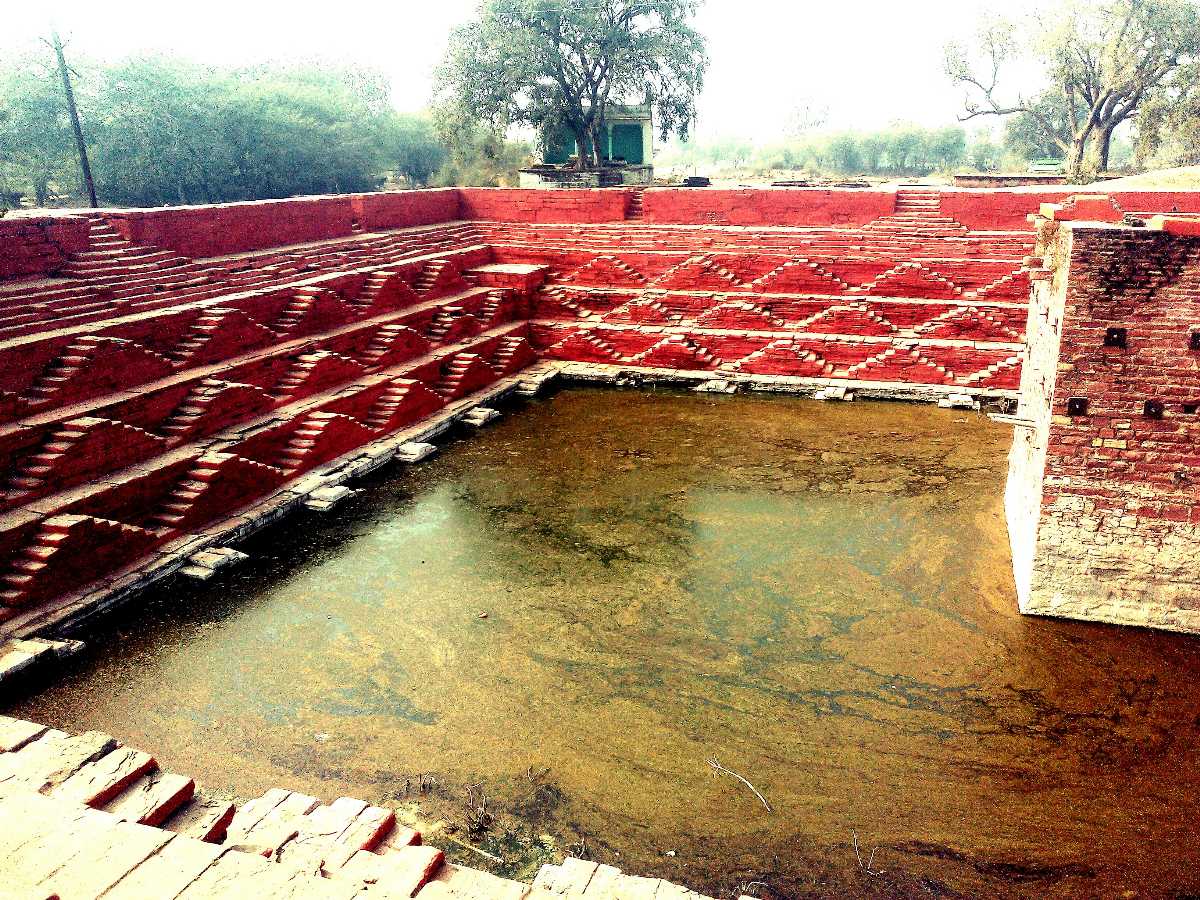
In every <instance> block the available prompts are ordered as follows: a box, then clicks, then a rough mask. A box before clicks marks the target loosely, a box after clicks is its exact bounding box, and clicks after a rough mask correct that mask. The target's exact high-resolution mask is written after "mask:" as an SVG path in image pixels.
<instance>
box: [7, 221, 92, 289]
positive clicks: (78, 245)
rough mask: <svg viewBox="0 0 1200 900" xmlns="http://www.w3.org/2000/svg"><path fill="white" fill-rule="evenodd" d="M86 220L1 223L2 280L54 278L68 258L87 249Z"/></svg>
mask: <svg viewBox="0 0 1200 900" xmlns="http://www.w3.org/2000/svg"><path fill="white" fill-rule="evenodd" d="M87 242H88V220H87V219H86V218H84V217H83V216H45V217H40V218H33V217H28V218H27V217H24V216H18V217H15V218H12V219H0V279H3V278H36V277H39V276H46V275H53V274H54V273H55V272H57V271H58V270H59V269H61V268H62V266H63V263H64V262H65V261H66V255H67V254H69V253H77V252H79V251H81V250H86V249H87Z"/></svg>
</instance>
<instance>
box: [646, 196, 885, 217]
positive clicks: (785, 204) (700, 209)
mask: <svg viewBox="0 0 1200 900" xmlns="http://www.w3.org/2000/svg"><path fill="white" fill-rule="evenodd" d="M642 202H643V204H644V209H645V213H644V215H645V220H646V221H647V222H659V223H670V224H678V225H809V226H828V225H865V224H866V223H868V222H870V221H873V220H874V219H878V218H879V217H880V216H886V215H888V214H889V213H891V212H892V211H893V209H894V208H895V205H896V192H895V191H886V190H836V189H826V188H747V189H742V190H725V189H721V188H652V189H650V190H648V191H646V193H645V196H644V197H643V201H642Z"/></svg>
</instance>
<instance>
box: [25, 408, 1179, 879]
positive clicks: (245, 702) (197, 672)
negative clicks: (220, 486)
mask: <svg viewBox="0 0 1200 900" xmlns="http://www.w3.org/2000/svg"><path fill="white" fill-rule="evenodd" d="M1008 441H1009V434H1008V432H1007V430H1005V429H1003V428H1000V427H999V426H996V425H993V424H991V423H989V422H988V421H987V420H986V419H985V418H984V417H981V416H978V415H965V414H962V413H954V412H949V411H944V410H936V409H930V408H928V407H923V406H922V407H917V406H902V405H886V404H844V405H827V404H816V403H809V402H802V401H794V400H789V399H783V398H765V397H732V398H731V397H717V398H710V397H696V396H691V395H651V394H631V393H622V394H613V393H605V392H600V391H571V392H568V393H564V394H561V395H559V396H558V397H556V398H554V399H553V400H550V401H545V402H539V403H536V404H533V405H532V406H530V407H529V408H527V409H525V410H523V411H522V412H521V413H520V414H519V415H515V416H512V417H508V418H506V419H505V421H504V422H503V423H501V424H500V425H499V426H496V427H494V428H492V429H491V430H488V431H486V432H484V433H483V434H482V435H479V436H476V437H472V438H471V439H470V440H466V441H463V442H460V443H458V444H456V445H455V446H454V447H453V448H452V449H451V450H449V451H448V452H446V453H444V454H443V455H442V456H441V457H440V458H439V459H437V460H436V461H434V462H432V463H430V464H427V465H424V466H422V467H420V468H418V469H417V470H414V471H413V472H410V473H407V474H399V475H395V476H393V477H391V478H385V479H381V480H380V481H379V482H378V483H376V484H375V485H373V486H372V487H371V488H370V489H369V490H368V491H366V492H365V493H364V495H362V496H361V497H360V498H358V500H356V501H355V502H354V503H353V505H352V506H351V507H350V508H348V509H344V510H343V509H339V510H338V512H337V513H335V514H333V515H332V516H328V517H325V518H316V517H314V518H312V519H308V520H305V521H304V523H303V525H302V526H301V525H299V524H293V525H292V526H288V527H286V528H285V529H284V530H280V531H277V532H275V533H273V534H270V535H265V536H261V537H260V538H258V539H256V540H255V541H254V542H253V543H252V544H251V545H250V546H248V547H246V548H245V549H246V550H247V551H248V552H250V553H251V555H252V557H254V560H255V561H254V563H253V564H252V565H250V566H249V567H247V568H244V569H243V570H241V571H239V572H238V573H236V574H235V575H234V576H233V577H231V578H229V579H228V580H226V581H224V582H223V583H221V584H219V585H217V586H213V587H207V588H201V589H195V590H191V591H185V592H182V593H181V592H180V591H179V590H177V589H173V590H172V591H171V592H169V593H167V592H164V594H163V596H162V597H161V598H159V601H158V602H157V603H156V604H155V606H154V607H153V609H152V610H151V614H150V616H149V619H150V621H149V622H147V621H145V619H146V617H145V616H143V617H142V620H141V621H139V622H137V623H134V622H128V623H125V624H122V625H120V626H119V627H118V628H117V630H116V631H115V632H114V637H115V638H116V640H114V641H113V642H112V643H111V645H110V646H109V648H107V649H105V650H101V651H99V652H98V653H96V654H94V655H93V657H92V658H91V659H89V660H88V661H87V663H86V665H85V666H84V667H83V668H82V669H81V671H79V672H78V673H77V674H76V675H74V676H73V677H71V678H69V679H67V680H66V681H65V682H63V683H61V684H58V685H55V686H53V687H51V688H49V689H47V690H45V691H43V692H42V693H41V694H40V695H39V696H36V697H33V698H30V699H29V700H28V701H26V702H23V703H21V704H20V705H18V707H17V708H16V710H15V713H16V714H19V715H26V716H29V717H31V718H37V719H41V720H43V721H48V722H50V723H52V724H54V725H56V726H58V727H62V728H66V729H71V730H80V729H85V728H100V729H103V730H106V731H109V732H111V733H113V734H115V735H119V736H120V737H121V738H123V739H125V740H126V741H128V742H129V743H131V744H134V745H138V746H142V747H145V748H147V749H152V750H153V751H154V752H155V754H156V756H158V758H159V759H160V761H162V762H163V764H164V765H167V766H170V767H173V768H174V769H175V770H177V771H184V772H188V773H191V774H195V775H197V776H198V778H199V779H200V780H201V781H202V782H203V783H205V784H207V785H209V786H215V787H220V788H226V789H229V790H232V791H234V792H236V793H238V794H240V795H242V796H252V795H257V794H260V793H262V792H263V790H265V789H266V788H267V787H270V786H273V785H277V784H286V785H289V786H294V787H298V788H302V789H305V790H307V791H308V792H310V793H314V794H317V795H320V796H324V797H332V796H336V795H338V794H350V795H354V796H360V797H363V798H364V799H370V800H377V801H389V800H393V799H394V798H396V797H398V796H401V795H402V793H403V785H404V783H405V781H406V780H409V779H411V778H412V776H413V775H414V773H418V772H432V773H436V775H437V777H438V778H439V779H442V780H443V781H444V782H445V783H447V784H465V783H467V782H469V781H472V780H479V781H482V782H483V783H484V784H485V785H487V788H488V790H489V791H490V792H491V794H492V795H493V796H494V797H497V798H499V799H500V800H502V801H506V802H507V803H508V804H509V805H510V807H511V808H513V809H518V810H520V809H524V806H522V804H524V803H526V802H527V799H528V798H527V793H523V792H522V790H520V789H519V787H518V786H519V785H520V784H521V777H522V773H524V772H526V771H527V770H528V769H529V768H530V767H532V768H533V769H535V770H540V769H542V768H544V767H548V768H549V769H550V770H551V775H550V776H549V777H550V778H552V779H553V781H554V787H555V791H556V794H555V796H556V797H557V798H558V801H559V802H557V803H556V810H555V817H554V819H553V820H552V821H550V822H548V823H539V827H545V828H547V829H548V830H551V831H552V832H555V833H556V834H558V835H559V836H560V837H565V836H568V835H576V834H578V833H584V834H586V835H589V836H590V838H591V842H590V844H589V847H590V848H591V849H592V850H593V852H595V853H596V854H597V855H598V856H601V857H603V858H606V859H610V860H611V861H616V862H618V863H619V864H621V865H622V866H624V867H626V868H627V869H631V870H638V871H654V872H657V873H659V874H662V875H664V876H667V877H672V878H674V879H676V880H682V881H684V882H687V883H690V884H692V885H694V886H696V887H703V888H707V889H709V890H711V891H716V890H717V889H723V890H731V889H734V888H735V887H736V886H737V884H738V883H739V882H746V881H752V880H759V879H762V880H766V881H767V882H769V886H768V887H767V888H763V889H761V890H760V891H759V892H760V893H762V894H763V896H767V895H769V893H770V891H772V890H774V891H775V892H776V893H777V894H778V895H785V896H797V895H811V896H845V895H865V896H929V895H930V894H933V895H935V896H958V895H992V896H995V895H1014V896H1015V895H1037V896H1047V895H1059V896H1099V895H1103V896H1116V895H1121V894H1124V893H1125V892H1132V893H1130V894H1128V895H1130V896H1135V895H1140V896H1161V895H1163V894H1166V893H1172V892H1175V893H1186V892H1188V891H1194V890H1197V889H1200V877H1197V875H1196V874H1194V872H1193V863H1194V858H1195V854H1196V850H1195V847H1196V846H1197V841H1196V836H1195V834H1194V833H1193V827H1194V826H1193V822H1194V821H1195V819H1196V814H1197V811H1198V807H1200V801H1198V800H1197V796H1198V794H1197V791H1196V788H1197V786H1198V785H1197V782H1198V781H1200V777H1198V776H1197V774H1196V772H1197V766H1196V762H1197V751H1196V741H1195V738H1196V732H1197V728H1198V722H1200V718H1198V717H1197V708H1198V707H1197V700H1198V699H1200V682H1198V679H1197V678H1196V673H1197V661H1198V657H1197V644H1196V642H1195V641H1193V640H1192V639H1189V638H1185V637H1180V636H1173V635H1165V634H1155V633H1149V632H1141V631H1135V630H1129V629H1118V628H1107V627H1102V626H1093V625H1083V624H1075V623H1063V622H1054V621H1049V620H1030V619H1023V618H1022V617H1020V616H1019V615H1018V614H1017V613H1016V610H1015V600H1014V595H1013V588H1012V580H1011V573H1010V571H1009V560H1008V553H1007V546H1006V540H1005V534H1004V526H1003V518H1002V510H1001V502H1000V501H1001V492H1002V486H1003V478H1004V470H1005V453H1006V451H1007V444H1008ZM483 613H486V618H481V617H480V616H481V614H483ZM710 757H716V758H718V759H719V760H720V761H721V763H722V764H724V765H725V766H727V767H729V768H730V769H733V770H735V771H737V772H739V773H741V774H743V775H745V776H746V777H747V778H749V779H750V780H751V781H752V782H753V783H754V784H755V786H756V787H757V788H758V789H759V790H760V791H762V792H763V794H764V795H765V796H767V797H768V798H769V800H770V802H771V804H772V806H773V807H774V810H775V812H774V813H773V814H768V813H767V812H766V810H765V809H763V808H762V806H761V805H760V804H759V803H758V801H757V800H756V798H755V797H754V796H753V795H752V794H751V793H750V792H749V791H747V790H746V789H745V788H744V786H741V785H740V784H739V783H738V782H736V781H735V780H733V779H730V778H725V777H720V776H716V775H714V774H713V772H712V771H711V770H710V769H709V767H708V766H707V765H706V764H705V760H706V759H707V758H710ZM856 834H857V835H858V836H859V840H860V842H861V843H862V844H863V845H864V846H865V847H867V848H874V847H878V848H880V849H879V851H878V853H877V856H876V865H875V868H876V870H879V869H882V870H883V874H882V875H873V874H869V873H867V872H865V871H863V870H862V869H861V868H860V867H859V865H858V863H857V859H856V857H855V854H854V850H853V847H852V839H853V836H854V835H856ZM1149 848H1152V850H1151V849H1149ZM668 850H671V851H674V852H675V855H674V856H668V855H666V852H667V851H668ZM617 854H619V857H618V856H617Z"/></svg>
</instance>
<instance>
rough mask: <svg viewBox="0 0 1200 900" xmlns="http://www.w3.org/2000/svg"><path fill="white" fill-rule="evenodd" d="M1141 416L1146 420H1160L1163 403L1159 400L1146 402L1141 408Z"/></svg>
mask: <svg viewBox="0 0 1200 900" xmlns="http://www.w3.org/2000/svg"><path fill="white" fill-rule="evenodd" d="M1142 414H1143V415H1145V417H1146V418H1147V419H1161V418H1162V417H1163V402H1162V401H1161V400H1147V401H1146V405H1145V406H1144V407H1142Z"/></svg>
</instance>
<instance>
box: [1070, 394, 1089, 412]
mask: <svg viewBox="0 0 1200 900" xmlns="http://www.w3.org/2000/svg"><path fill="white" fill-rule="evenodd" d="M1087 414H1088V400H1087V397H1068V398H1067V415H1068V416H1086V415H1087Z"/></svg>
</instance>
